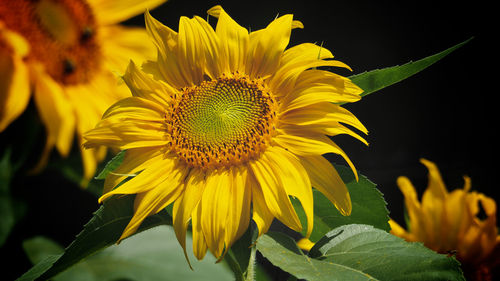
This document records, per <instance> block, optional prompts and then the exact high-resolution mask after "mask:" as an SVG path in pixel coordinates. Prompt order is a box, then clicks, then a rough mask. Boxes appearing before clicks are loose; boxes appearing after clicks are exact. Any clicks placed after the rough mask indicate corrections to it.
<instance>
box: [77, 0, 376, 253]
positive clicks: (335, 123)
mask: <svg viewBox="0 0 500 281" xmlns="http://www.w3.org/2000/svg"><path fill="white" fill-rule="evenodd" d="M208 13H209V15H211V16H214V17H216V18H218V21H217V25H216V28H215V30H214V29H213V28H212V27H211V26H210V25H209V24H208V23H207V22H206V21H205V20H204V19H202V18H200V17H198V16H195V17H194V18H186V17H181V18H180V22H179V31H178V32H175V31H174V30H172V29H170V28H168V27H166V26H164V25H162V24H161V23H160V22H158V21H157V20H155V19H154V18H152V17H151V16H150V15H149V14H146V16H145V17H146V29H147V30H148V32H149V34H150V35H151V37H152V39H153V41H154V43H155V44H156V46H157V47H158V57H157V60H156V61H150V62H147V63H145V64H144V65H143V67H142V69H141V68H139V67H137V66H136V65H135V64H134V63H131V64H130V65H129V67H128V69H127V71H126V73H125V75H124V81H125V82H126V84H127V85H128V86H129V87H130V89H131V91H132V94H133V97H129V98H126V99H123V100H121V101H119V102H118V103H116V104H114V105H113V106H112V107H110V108H109V109H108V110H107V111H106V113H105V114H104V115H103V118H102V120H101V121H100V122H99V123H98V125H97V126H96V128H95V129H93V130H91V131H89V132H88V133H87V134H85V135H84V138H85V140H86V142H85V143H84V146H86V147H89V148H94V147H98V146H101V145H105V146H110V147H114V148H118V149H121V150H126V154H125V157H124V160H123V163H122V164H121V166H120V167H119V168H118V169H117V170H115V171H114V173H113V174H111V175H109V176H108V177H107V178H106V181H105V183H104V185H105V186H104V193H105V194H104V195H103V196H102V197H101V198H100V199H99V201H100V202H102V201H103V200H106V199H107V198H109V197H110V196H112V195H116V194H137V196H136V199H135V213H134V216H133V218H132V220H131V221H130V223H129V224H128V226H127V227H126V229H125V230H124V232H123V234H122V236H121V238H120V239H124V238H126V237H127V236H129V235H131V234H133V233H134V232H136V230H137V228H138V227H139V225H140V224H141V222H142V221H143V220H144V219H145V218H146V217H147V216H149V215H151V214H154V213H156V212H159V211H160V210H162V209H163V208H165V207H166V206H168V205H170V204H173V220H174V222H173V224H174V229H175V233H176V235H177V238H178V240H179V242H180V244H181V245H182V247H183V248H184V251H185V235H186V231H187V229H188V225H189V222H190V221H191V224H192V232H193V249H194V253H195V256H196V257H197V258H198V259H202V258H203V257H204V256H205V254H206V252H207V249H209V250H210V251H211V252H212V253H213V254H214V255H215V256H216V257H217V258H219V259H221V258H222V257H223V256H224V254H225V253H226V252H227V250H228V249H229V248H230V247H231V245H232V244H233V243H234V242H235V241H236V240H237V239H238V238H239V237H240V236H241V235H242V234H243V233H244V232H245V230H246V229H247V228H248V225H249V222H250V219H253V221H254V222H255V223H256V225H257V227H258V231H259V235H261V234H262V233H265V232H266V231H267V230H268V228H269V226H270V225H271V222H272V220H273V219H274V218H277V219H279V220H280V221H282V222H283V223H284V224H286V225H287V226H288V227H290V228H291V229H294V230H296V231H300V230H301V229H302V224H301V222H300V220H299V218H298V216H297V214H296V213H295V210H294V208H293V206H292V204H291V202H290V198H289V196H293V197H296V198H298V200H300V202H301V204H302V206H303V208H304V210H305V213H306V216H307V233H308V234H310V233H311V231H312V228H313V196H312V188H311V185H312V186H314V187H315V188H316V189H318V190H319V191H321V192H322V193H323V194H325V195H326V196H327V197H328V198H329V199H330V200H331V202H332V203H333V204H335V206H336V207H337V208H338V209H339V210H340V211H341V212H342V213H343V214H345V215H348V214H350V212H351V201H350V197H349V193H348V190H347V188H346V186H345V184H344V183H343V182H342V180H341V179H340V176H339V175H338V173H337V171H336V170H335V169H334V167H333V166H332V165H331V164H330V163H329V162H328V161H327V160H326V159H325V158H323V157H322V155H323V154H326V153H335V154H339V155H341V156H342V157H343V158H344V159H345V160H346V161H347V163H349V165H350V166H351V167H352V169H353V171H355V169H354V166H353V165H352V163H351V161H350V160H349V158H348V157H347V155H346V154H345V153H344V152H343V151H342V150H341V149H340V147H338V146H337V145H336V144H335V143H334V142H333V141H331V139H330V138H329V137H327V136H326V135H330V136H333V135H337V134H349V135H351V136H354V137H355V138H357V139H359V140H361V141H363V142H365V141H364V140H363V139H362V138H361V137H360V136H359V135H358V134H356V133H355V132H353V131H352V130H351V129H349V128H347V127H346V126H344V125H345V124H347V125H349V126H352V127H354V128H357V129H358V130H360V131H362V132H364V133H366V132H367V130H366V128H365V127H364V126H363V125H362V124H361V123H360V122H359V120H358V119H357V118H356V117H355V116H354V115H353V114H351V113H350V112H348V111H347V110H346V109H344V108H342V107H341V106H340V105H338V104H339V103H345V102H354V101H357V100H359V99H360V93H361V92H362V90H361V89H360V88H358V87H357V86H356V85H354V84H353V83H352V82H351V81H350V80H349V79H347V78H345V77H342V76H339V75H337V74H334V73H332V72H329V71H326V70H322V69H320V67H324V66H327V67H347V66H346V65H345V64H343V63H341V62H339V61H336V60H332V58H333V56H332V54H331V52H330V51H328V50H327V49H325V48H322V47H320V46H317V45H314V44H309V43H305V44H300V45H297V46H294V47H291V48H289V49H286V47H287V45H288V43H289V39H290V34H291V31H292V29H293V28H296V27H299V28H301V27H302V24H301V23H300V22H298V21H294V20H293V16H292V15H284V16H281V17H279V18H276V19H275V20H274V21H272V22H271V23H270V24H269V25H268V26H267V27H266V28H264V29H261V30H257V31H253V32H251V33H249V32H248V30H247V29H245V28H243V27H241V26H240V25H238V24H237V23H236V22H235V21H234V20H233V19H232V18H231V17H230V16H229V15H228V14H227V13H226V12H225V11H224V10H223V9H222V8H221V7H220V6H215V7H213V8H212V9H210V10H209V11H208ZM285 49H286V50H285ZM343 124H344V125H343ZM365 143H366V142H365ZM139 172H140V173H139ZM137 173H139V174H138V175H137V176H135V177H133V178H131V179H130V180H128V181H127V182H125V183H123V184H122V185H120V186H119V187H117V188H115V189H113V187H115V186H116V185H117V184H118V183H120V182H122V181H123V180H124V179H125V178H126V177H127V175H130V174H137Z"/></svg>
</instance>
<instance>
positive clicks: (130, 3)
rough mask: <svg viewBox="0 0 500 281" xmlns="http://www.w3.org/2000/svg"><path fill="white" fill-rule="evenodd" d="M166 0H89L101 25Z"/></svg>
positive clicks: (150, 7)
mask: <svg viewBox="0 0 500 281" xmlns="http://www.w3.org/2000/svg"><path fill="white" fill-rule="evenodd" d="M165 1H166V0H89V1H88V2H89V4H90V5H91V6H92V8H93V9H92V11H93V12H94V16H95V17H96V19H97V22H98V23H99V24H101V25H108V24H116V23H119V22H122V21H124V20H126V19H129V18H131V17H133V16H136V15H139V14H142V13H144V12H146V11H147V10H148V9H153V8H155V7H157V6H159V5H161V4H163V3H164V2H165Z"/></svg>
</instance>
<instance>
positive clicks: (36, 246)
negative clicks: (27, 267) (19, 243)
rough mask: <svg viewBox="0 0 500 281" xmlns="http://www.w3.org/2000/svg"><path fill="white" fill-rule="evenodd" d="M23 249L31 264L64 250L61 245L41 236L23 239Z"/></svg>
mask: <svg viewBox="0 0 500 281" xmlns="http://www.w3.org/2000/svg"><path fill="white" fill-rule="evenodd" d="M23 249H24V252H25V253H26V255H27V256H28V259H29V260H30V261H31V263H33V264H37V263H39V262H41V261H43V260H44V259H46V258H48V257H49V256H55V255H59V254H61V253H62V252H64V248H63V247H62V246H61V245H59V244H57V243H56V242H54V241H52V240H50V239H48V238H46V237H43V236H37V237H34V238H31V239H28V240H25V241H23Z"/></svg>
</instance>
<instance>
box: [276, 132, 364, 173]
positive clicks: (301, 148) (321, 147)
mask: <svg viewBox="0 0 500 281" xmlns="http://www.w3.org/2000/svg"><path fill="white" fill-rule="evenodd" d="M302 134H303V132H301V131H297V132H294V131H287V132H286V133H284V134H280V135H278V136H276V137H275V138H274V140H275V141H276V143H278V144H279V145H280V146H282V147H283V148H286V149H288V150H290V152H292V153H295V154H297V155H300V156H314V155H323V154H326V153H335V154H338V155H340V156H342V158H344V160H345V161H346V162H347V164H348V165H349V167H350V168H351V170H352V172H353V173H354V176H355V177H356V180H358V173H357V172H356V168H355V167H354V164H353V163H352V162H351V160H350V159H349V157H348V156H347V154H346V153H345V152H344V151H343V150H342V149H341V148H340V147H339V146H337V145H336V144H335V143H334V142H333V141H331V140H330V139H329V138H328V137H327V136H325V135H322V134H307V135H302Z"/></svg>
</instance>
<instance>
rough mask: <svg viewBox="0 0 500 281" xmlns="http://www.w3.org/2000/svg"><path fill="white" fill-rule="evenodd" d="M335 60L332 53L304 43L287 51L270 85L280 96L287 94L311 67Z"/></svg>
mask: <svg viewBox="0 0 500 281" xmlns="http://www.w3.org/2000/svg"><path fill="white" fill-rule="evenodd" d="M329 58H333V55H332V53H331V52H330V51H329V50H327V49H325V48H323V47H321V46H318V45H316V44H312V43H303V44H299V45H296V46H293V47H291V48H289V49H287V50H286V51H285V52H284V53H283V57H282V59H281V64H280V67H279V69H278V70H277V71H276V73H275V74H274V75H273V76H272V78H271V81H270V82H269V85H270V87H271V89H273V92H276V93H278V95H281V94H286V93H287V92H289V91H290V90H291V89H292V87H293V86H294V84H295V81H296V79H297V77H298V76H299V75H300V74H301V73H302V72H303V71H304V70H306V69H308V68H310V67H309V65H310V64H311V63H312V64H316V63H318V64H321V60H323V59H329Z"/></svg>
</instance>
